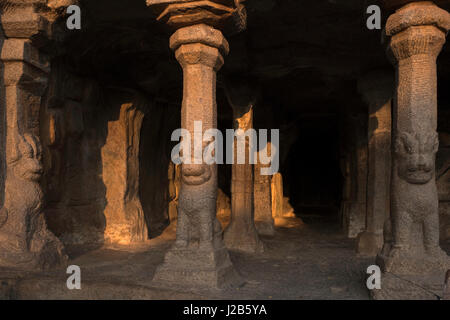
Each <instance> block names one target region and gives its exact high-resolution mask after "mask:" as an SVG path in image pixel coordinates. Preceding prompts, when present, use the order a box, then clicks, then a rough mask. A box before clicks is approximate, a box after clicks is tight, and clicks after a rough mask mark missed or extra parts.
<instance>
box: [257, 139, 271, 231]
mask: <svg viewBox="0 0 450 320" xmlns="http://www.w3.org/2000/svg"><path fill="white" fill-rule="evenodd" d="M259 152H260V153H264V154H265V155H267V156H270V155H271V143H270V142H267V145H266V150H260V151H259ZM258 159H260V157H258ZM265 167H270V163H269V164H262V163H260V162H259V161H258V162H257V164H255V166H254V179H253V183H254V185H253V190H254V194H253V199H254V200H253V203H254V208H255V226H256V230H257V231H258V233H259V234H261V235H265V236H273V235H274V234H275V227H274V220H273V217H272V191H271V178H272V176H269V175H262V174H261V169H262V168H265Z"/></svg>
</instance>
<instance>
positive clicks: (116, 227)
mask: <svg viewBox="0 0 450 320" xmlns="http://www.w3.org/2000/svg"><path fill="white" fill-rule="evenodd" d="M143 119H144V112H142V110H139V109H138V108H136V106H135V105H133V103H124V104H122V105H121V106H120V112H119V117H118V119H117V120H113V121H109V122H108V136H107V137H106V141H105V144H104V146H103V147H102V151H101V152H102V161H103V170H102V178H103V183H104V184H105V188H106V200H107V201H106V207H105V210H104V212H103V214H104V215H105V219H106V228H105V231H104V239H105V243H107V244H119V245H129V244H131V243H137V242H143V241H145V240H147V239H148V234H147V226H146V224H145V217H144V210H143V209H142V204H141V200H140V197H139V184H138V182H139V144H140V133H141V127H142V121H143Z"/></svg>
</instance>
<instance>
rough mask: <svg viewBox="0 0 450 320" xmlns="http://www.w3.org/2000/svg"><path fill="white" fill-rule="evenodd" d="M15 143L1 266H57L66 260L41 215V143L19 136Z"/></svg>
mask: <svg viewBox="0 0 450 320" xmlns="http://www.w3.org/2000/svg"><path fill="white" fill-rule="evenodd" d="M12 140H13V141H14V142H15V143H14V144H12V145H14V146H15V148H13V150H12V152H11V154H8V155H7V178H6V183H5V204H4V207H3V208H2V209H1V213H0V266H3V267H14V268H16V269H34V268H46V267H52V266H55V265H58V264H59V263H61V262H62V261H65V259H66V256H65V255H64V254H63V253H62V250H63V247H62V245H61V243H60V242H59V240H58V239H57V238H56V237H55V236H54V235H53V234H52V233H51V232H49V231H48V230H47V228H46V223H45V219H44V216H43V214H42V203H43V193H42V190H41V187H40V185H39V180H40V178H41V175H42V165H41V161H40V158H41V148H40V143H39V141H38V140H37V138H36V137H34V136H33V135H30V134H25V135H23V136H22V135H19V134H16V135H15V137H14V138H13V139H12ZM61 257H62V259H61ZM61 260H62V261H61Z"/></svg>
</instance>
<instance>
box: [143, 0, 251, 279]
mask: <svg viewBox="0 0 450 320" xmlns="http://www.w3.org/2000/svg"><path fill="white" fill-rule="evenodd" d="M147 4H148V5H150V6H154V8H155V10H159V11H160V12H162V13H161V15H160V16H159V20H166V21H167V23H168V25H169V26H170V27H173V28H176V29H178V30H177V31H176V32H175V33H174V34H173V35H172V37H171V38H170V48H171V49H172V50H173V51H175V56H176V58H177V60H178V62H179V63H180V65H181V67H182V68H183V77H184V81H183V103H182V107H181V125H182V128H184V129H187V130H188V131H189V132H190V134H191V137H194V122H196V121H201V122H202V130H203V132H205V131H206V130H208V129H213V128H216V127H217V105H216V73H217V71H218V70H219V69H220V68H221V67H222V65H223V63H224V58H223V57H224V56H225V55H226V54H227V53H228V51H229V47H228V42H227V40H226V39H225V37H224V36H223V34H222V32H221V31H219V30H218V29H215V28H214V27H212V26H211V25H213V26H218V27H219V26H221V25H223V24H225V23H226V21H227V20H228V18H230V17H232V16H233V14H234V12H242V10H243V8H241V7H239V8H236V7H234V2H232V3H227V4H229V5H230V7H227V6H225V5H224V4H223V3H222V1H221V2H220V4H217V3H215V2H212V1H208V2H207V3H206V2H205V1H186V2H180V1H176V0H164V1H161V0H148V1H147ZM208 144H209V142H206V143H205V142H204V143H203V146H202V150H204V149H205V147H206V146H207V145H208ZM194 147H195V146H192V152H191V163H192V164H186V163H183V164H181V187H180V194H179V199H178V222H177V237H176V241H175V244H174V245H173V246H172V248H171V249H170V250H169V251H168V252H167V254H166V256H165V258H164V262H163V264H162V265H160V266H159V267H158V268H157V270H156V273H155V276H154V279H153V281H154V282H155V283H158V284H161V285H170V284H173V285H177V286H180V285H181V286H188V287H189V288H192V287H210V288H211V287H212V288H222V287H227V286H234V285H238V284H240V283H242V282H241V279H240V277H239V275H238V274H237V272H236V271H235V269H234V266H233V265H232V264H231V261H230V258H229V255H228V252H227V250H226V248H225V246H224V244H223V240H222V228H221V225H220V222H219V221H218V220H217V218H216V199H217V189H218V185H217V164H206V163H204V162H203V161H201V163H200V164H195V162H194V156H195V155H194V152H193V150H194ZM197 160H198V159H197Z"/></svg>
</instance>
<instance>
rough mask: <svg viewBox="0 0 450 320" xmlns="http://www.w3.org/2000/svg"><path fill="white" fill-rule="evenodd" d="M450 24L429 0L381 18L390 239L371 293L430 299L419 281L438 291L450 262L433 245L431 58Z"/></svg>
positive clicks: (434, 146)
mask: <svg viewBox="0 0 450 320" xmlns="http://www.w3.org/2000/svg"><path fill="white" fill-rule="evenodd" d="M449 29H450V14H449V13H448V12H446V11H445V10H442V9H440V8H439V7H437V6H436V5H434V4H433V3H432V2H429V1H423V2H414V3H410V4H407V5H405V6H403V7H402V8H400V9H398V10H397V11H396V13H395V14H393V15H392V16H390V17H389V20H388V21H387V25H386V34H387V36H389V37H390V50H391V51H392V55H393V57H395V62H396V64H395V66H396V70H397V84H396V87H397V91H396V101H395V102H396V103H395V104H394V108H393V154H392V160H393V166H392V184H391V215H392V223H393V238H394V239H393V243H392V246H385V248H384V249H383V252H382V253H381V254H380V255H379V257H378V263H379V264H380V265H381V267H382V269H383V270H384V271H385V272H387V273H384V274H383V278H382V289H381V290H374V291H373V292H372V293H373V295H374V297H375V298H399V299H416V298H421V299H425V298H430V299H435V296H433V295H432V294H430V293H429V292H427V291H425V290H423V289H421V288H420V287H422V288H425V289H428V290H430V291H433V292H436V293H440V294H442V279H443V277H444V275H445V272H446V270H447V269H449V268H450V259H449V257H448V256H447V255H446V254H445V252H443V251H442V250H441V248H440V247H439V221H438V196H437V189H436V181H435V155H436V151H437V149H438V145H439V141H438V135H437V133H436V126H437V76H436V58H437V56H438V54H439V52H440V51H441V49H442V46H443V44H444V43H445V36H446V32H447V31H448V30H449ZM392 274H395V275H397V276H400V277H401V278H402V279H403V278H405V279H407V280H408V281H402V280H400V279H399V278H398V277H393V276H392ZM411 282H413V283H415V284H416V286H415V285H412V284H411ZM417 285H419V286H420V287H418V286H417Z"/></svg>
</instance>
